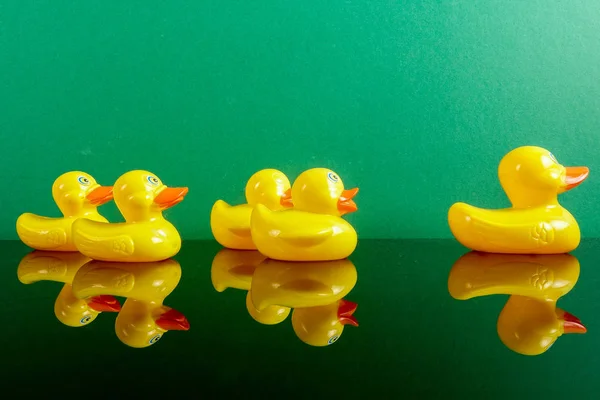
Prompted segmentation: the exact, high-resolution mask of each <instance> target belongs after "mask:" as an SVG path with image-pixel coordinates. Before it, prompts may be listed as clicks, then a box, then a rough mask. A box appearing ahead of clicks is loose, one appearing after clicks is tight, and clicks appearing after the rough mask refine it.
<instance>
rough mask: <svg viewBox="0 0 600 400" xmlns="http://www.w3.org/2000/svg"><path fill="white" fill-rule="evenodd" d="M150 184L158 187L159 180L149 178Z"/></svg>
mask: <svg viewBox="0 0 600 400" xmlns="http://www.w3.org/2000/svg"><path fill="white" fill-rule="evenodd" d="M148 182H150V184H151V185H153V186H156V185H158V178H157V177H155V176H149V177H148Z"/></svg>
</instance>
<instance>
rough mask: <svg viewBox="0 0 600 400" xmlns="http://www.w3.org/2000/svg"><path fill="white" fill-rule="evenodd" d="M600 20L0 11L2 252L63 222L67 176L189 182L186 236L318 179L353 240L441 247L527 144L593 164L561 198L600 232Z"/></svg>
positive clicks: (287, 10) (180, 7)
mask: <svg viewBox="0 0 600 400" xmlns="http://www.w3.org/2000/svg"><path fill="white" fill-rule="evenodd" d="M599 21H600V2H598V1H596V0H579V1H576V0H570V1H548V0H535V1H534V0H529V1H517V0H513V1H506V0H503V1H500V0H498V1H467V0H464V1H433V0H428V1H408V0H404V1H395V2H392V1H386V2H365V1H352V2H350V1H344V2H341V1H322V0H320V1H278V2H266V1H212V2H208V1H199V0H196V1H169V2H147V1H127V2H122V1H102V2H57V1H35V2H34V1H14V0H13V1H2V2H0V77H1V79H0V139H1V141H0V144H1V145H0V146H1V147H0V149H1V150H0V156H1V157H0V160H1V161H0V162H1V163H2V164H0V166H1V167H3V168H1V169H0V177H1V179H2V196H0V208H1V209H2V212H1V214H0V239H15V238H16V232H15V228H14V222H15V220H16V218H17V216H18V215H19V214H20V213H21V212H25V211H28V212H35V213H39V214H43V215H48V216H53V215H58V214H57V212H58V210H57V209H56V207H55V206H54V205H53V203H52V200H51V193H50V187H51V185H52V182H53V180H54V179H55V178H56V177H57V176H58V175H59V174H61V173H62V172H65V171H68V170H83V171H86V172H88V173H90V174H92V175H93V176H95V177H96V178H97V179H98V180H99V181H100V182H101V183H105V184H111V183H112V182H114V181H115V180H116V178H117V177H118V176H119V175H120V174H121V173H123V172H126V171H128V170H130V169H138V168H141V169H147V170H150V171H152V172H154V173H156V174H157V175H158V176H159V177H160V178H162V180H163V181H164V182H165V183H166V184H167V185H172V186H178V185H187V186H189V187H190V194H189V196H188V198H187V199H186V201H184V202H183V203H182V204H180V205H178V206H177V207H176V208H174V209H172V210H170V211H169V217H168V218H169V219H171V220H172V221H173V222H174V223H175V224H176V225H177V226H178V227H179V228H180V231H181V233H182V235H183V237H184V238H186V239H196V238H210V237H211V235H210V228H209V223H208V221H209V213H210V208H211V205H212V203H213V202H214V201H215V200H216V199H219V198H222V199H224V200H226V201H228V202H231V203H236V202H242V201H243V188H244V185H245V181H246V180H247V178H248V177H249V176H250V175H251V174H252V173H253V172H255V171H256V170H258V169H261V168H265V167H273V168H278V169H281V170H282V171H284V172H285V173H286V174H288V176H289V177H290V179H293V178H294V177H295V176H297V174H298V173H300V172H301V171H303V170H304V169H307V168H311V167H317V166H319V167H320V166H324V167H329V168H332V169H333V170H335V171H336V172H337V173H338V174H340V175H341V177H342V179H343V180H344V182H345V183H346V186H348V187H352V186H359V187H360V189H361V193H360V194H359V196H358V197H357V202H358V204H359V211H358V212H357V213H355V214H354V215H351V216H349V219H350V220H351V221H352V222H353V223H354V224H355V226H356V227H357V230H358V232H359V235H361V237H364V238H368V237H371V238H388V237H416V238H428V237H433V238H436V237H449V236H450V231H449V229H448V227H447V223H446V212H447V209H448V207H449V206H450V205H451V204H452V202H454V201H458V200H464V201H468V202H471V203H473V204H476V205H479V206H484V207H503V206H506V205H508V202H507V200H506V198H505V196H504V194H503V192H502V190H501V188H500V186H499V184H498V181H497V176H496V168H497V164H498V161H499V160H500V158H501V157H502V156H503V155H504V154H505V153H506V152H507V151H509V150H510V149H512V148H514V147H517V146H521V145H525V144H534V145H540V146H543V147H546V148H548V149H549V150H551V151H552V152H553V153H554V154H555V155H556V156H557V157H558V159H559V161H561V162H562V163H563V164H575V165H587V166H589V167H590V168H591V177H590V178H589V179H588V181H587V182H586V183H585V184H584V185H583V186H581V187H579V188H578V189H577V190H575V191H573V192H571V193H568V194H565V195H563V197H562V199H563V204H564V205H565V206H566V207H567V208H568V209H570V210H571V211H572V212H573V214H574V215H575V216H576V218H578V219H579V222H580V225H581V228H582V233H583V235H584V236H600V214H598V213H594V212H593V211H592V210H593V207H594V205H595V201H594V200H595V199H596V198H598V194H600V193H599V191H600V186H599V183H598V182H599V180H598V179H596V174H597V173H598V171H600V168H598V167H599V166H600V165H599V161H598V157H596V155H597V149H598V131H599V128H600V113H599V112H598V111H599V109H600V79H599V78H600V71H599V68H600V25H599ZM102 210H103V213H104V214H105V215H106V216H107V217H108V218H109V219H111V220H120V216H119V215H118V213H117V212H116V208H115V206H114V204H110V205H108V206H104V207H103V209H102Z"/></svg>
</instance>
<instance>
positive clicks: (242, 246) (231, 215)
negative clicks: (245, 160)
mask: <svg viewBox="0 0 600 400" xmlns="http://www.w3.org/2000/svg"><path fill="white" fill-rule="evenodd" d="M290 187H291V185H290V181H289V179H288V177H287V176H285V174H284V173H283V172H281V171H278V170H276V169H263V170H261V171H258V172H257V173H255V174H254V175H252V176H251V177H250V179H249V180H248V183H247V184H246V201H247V204H240V205H237V206H230V205H229V204H227V203H226V202H224V201H223V200H217V202H216V203H215V204H214V205H213V208H212V211H211V213H210V228H211V230H212V234H213V236H214V237H215V239H216V240H217V242H219V244H221V246H223V247H227V248H230V249H236V250H256V246H255V245H254V242H253V241H252V236H251V235H250V216H251V215H252V210H253V209H254V207H255V206H256V205H257V204H263V205H265V206H266V207H268V208H269V209H270V210H282V209H286V208H290V207H292V206H293V204H292V201H291V190H290Z"/></svg>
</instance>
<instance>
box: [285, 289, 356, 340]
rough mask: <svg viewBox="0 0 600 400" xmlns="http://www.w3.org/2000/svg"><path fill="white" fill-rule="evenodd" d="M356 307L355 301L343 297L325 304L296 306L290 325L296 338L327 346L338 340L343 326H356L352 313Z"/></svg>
mask: <svg viewBox="0 0 600 400" xmlns="http://www.w3.org/2000/svg"><path fill="white" fill-rule="evenodd" d="M356 308H357V304H356V303H353V302H351V301H348V300H344V299H341V300H338V301H336V302H334V303H332V304H328V305H325V306H319V307H310V308H296V309H294V311H293V312H292V327H293V328H294V332H295V333H296V336H297V337H298V339H300V340H302V341H303V342H304V343H306V344H308V345H309V346H316V347H323V346H329V345H331V344H334V343H335V342H337V341H338V340H339V338H340V337H341V336H342V333H343V332H344V326H346V325H351V326H358V321H357V320H356V317H354V315H353V314H354V312H355V311H356Z"/></svg>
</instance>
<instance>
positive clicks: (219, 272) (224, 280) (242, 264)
mask: <svg viewBox="0 0 600 400" xmlns="http://www.w3.org/2000/svg"><path fill="white" fill-rule="evenodd" d="M265 259H266V257H265V256H264V255H262V254H260V253H259V252H258V251H252V250H249V251H242V250H231V249H222V250H221V251H219V252H218V253H217V255H216V256H215V258H214V259H213V262H212V267H211V269H210V278H211V281H212V284H213V287H214V288H215V290H216V291H217V292H219V293H221V292H223V291H224V290H225V289H227V288H234V289H240V290H250V285H251V283H252V275H253V274H254V270H255V269H256V267H257V266H258V265H259V264H260V263H261V262H263V261H264V260H265Z"/></svg>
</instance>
